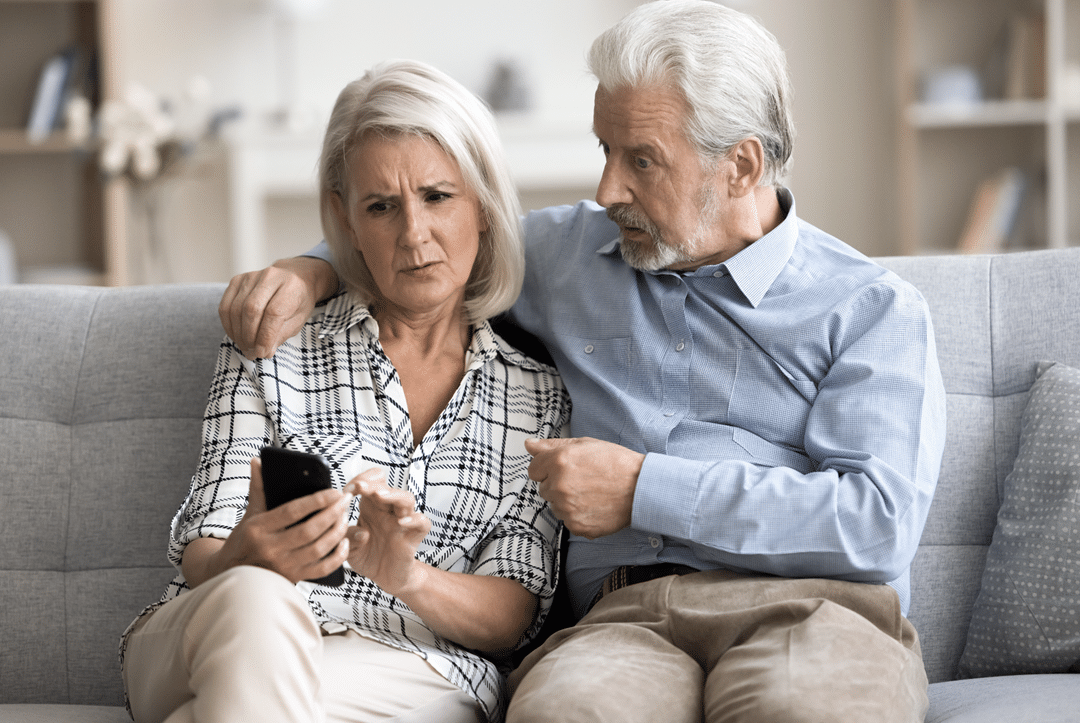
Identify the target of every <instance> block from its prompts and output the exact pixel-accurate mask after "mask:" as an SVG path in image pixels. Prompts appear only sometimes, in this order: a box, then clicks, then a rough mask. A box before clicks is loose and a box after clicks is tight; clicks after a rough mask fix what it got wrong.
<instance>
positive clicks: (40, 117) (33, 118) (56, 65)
mask: <svg viewBox="0 0 1080 723" xmlns="http://www.w3.org/2000/svg"><path fill="white" fill-rule="evenodd" d="M74 64H75V50H74V49H70V48H69V49H67V50H64V51H61V52H60V53H57V54H56V55H54V56H53V57H52V58H50V59H49V60H48V62H46V63H45V67H43V68H42V69H41V75H40V76H39V77H38V86H37V92H36V93H35V94H34V105H33V107H32V108H31V110H30V119H29V121H28V122H27V124H26V132H27V135H28V136H29V138H30V142H31V143H41V142H42V141H44V140H45V139H46V138H48V137H49V134H50V133H52V131H53V129H55V128H56V126H57V122H58V121H59V119H60V117H61V110H62V109H63V107H64V98H65V97H66V95H67V86H68V79H69V77H70V76H71V69H72V66H74Z"/></svg>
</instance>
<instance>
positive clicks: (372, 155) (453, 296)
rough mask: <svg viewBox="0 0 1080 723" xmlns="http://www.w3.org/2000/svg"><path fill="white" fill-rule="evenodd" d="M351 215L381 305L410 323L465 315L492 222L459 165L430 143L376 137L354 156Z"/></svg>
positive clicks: (349, 176)
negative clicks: (478, 259)
mask: <svg viewBox="0 0 1080 723" xmlns="http://www.w3.org/2000/svg"><path fill="white" fill-rule="evenodd" d="M345 189H346V193H345V199H344V204H345V205H344V208H343V213H344V214H345V216H346V220H347V225H348V228H349V229H350V230H351V232H352V242H353V246H355V247H356V249H357V250H358V251H359V252H360V253H361V254H362V255H363V257H364V261H365V262H366V263H367V267H368V269H369V270H370V271H371V275H372V277H373V278H374V280H375V285H376V286H377V287H378V291H379V295H380V297H381V299H380V300H379V303H377V304H376V307H377V310H378V311H380V312H381V311H387V312H389V313H393V314H401V315H406V316H410V317H416V316H426V315H431V314H438V313H441V312H457V311H459V310H460V309H461V308H462V307H463V304H464V302H465V284H466V283H467V282H468V280H469V275H470V273H471V272H472V268H473V262H474V261H475V260H476V254H477V251H478V249H479V245H480V234H481V233H483V232H484V231H486V230H487V222H486V220H485V218H484V214H483V213H482V212H481V210H480V201H479V199H478V198H477V197H476V195H475V194H474V193H472V191H470V190H469V189H468V187H467V186H466V185H465V180H464V179H463V178H462V176H461V171H460V170H459V169H458V165H457V163H456V162H455V161H454V160H453V159H452V158H450V156H448V155H447V154H446V152H445V151H443V149H442V148H441V147H440V146H439V144H438V143H436V142H435V141H433V140H431V139H430V138H426V137H423V136H416V135H393V136H385V135H380V134H377V133H372V134H369V135H367V136H366V137H364V138H363V139H361V141H360V143H359V144H358V145H357V146H356V147H355V148H354V149H353V150H352V152H351V153H349V155H348V157H347V169H346V183H345Z"/></svg>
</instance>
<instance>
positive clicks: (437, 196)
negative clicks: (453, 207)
mask: <svg viewBox="0 0 1080 723" xmlns="http://www.w3.org/2000/svg"><path fill="white" fill-rule="evenodd" d="M427 198H428V201H430V202H432V203H439V202H440V201H445V200H446V199H448V198H450V194H449V193H443V192H442V191H437V192H435V193H429V194H428V197H427Z"/></svg>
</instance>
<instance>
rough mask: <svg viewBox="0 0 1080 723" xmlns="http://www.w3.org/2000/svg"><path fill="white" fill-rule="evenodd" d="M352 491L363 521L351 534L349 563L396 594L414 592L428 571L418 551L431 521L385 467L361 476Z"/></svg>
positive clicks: (355, 480) (357, 570)
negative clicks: (391, 479) (392, 483)
mask: <svg viewBox="0 0 1080 723" xmlns="http://www.w3.org/2000/svg"><path fill="white" fill-rule="evenodd" d="M346 489H347V490H349V491H352V492H354V493H355V494H356V496H357V497H359V498H360V505H359V506H360V515H359V519H358V521H357V524H356V526H354V527H350V528H349V533H348V538H349V539H350V544H349V549H350V551H349V566H350V567H351V568H352V569H353V570H354V571H356V572H358V573H359V574H361V575H363V576H364V577H366V578H368V579H369V580H371V581H372V582H374V583H375V584H376V585H378V586H379V587H380V588H382V589H383V590H385V591H386V592H388V593H390V594H391V595H394V596H395V597H401V596H402V595H408V592H409V590H414V589H416V588H418V587H419V585H420V578H422V577H423V575H424V574H425V572H426V567H427V566H426V565H424V564H423V563H421V562H419V561H418V560H417V559H416V550H417V548H418V547H419V546H420V543H421V542H422V541H423V539H424V537H426V536H427V533H428V531H429V530H430V529H431V521H430V520H429V519H428V518H427V517H425V516H424V515H423V514H422V513H420V512H417V510H416V499H415V498H414V497H413V496H412V494H410V493H409V492H408V491H407V490H401V489H394V488H392V487H390V486H389V485H387V484H386V473H385V472H383V471H382V470H380V469H370V470H368V471H366V472H364V473H363V474H361V475H359V476H358V477H355V478H354V479H353V480H352V481H351V482H350V483H349V485H348V486H347V487H346Z"/></svg>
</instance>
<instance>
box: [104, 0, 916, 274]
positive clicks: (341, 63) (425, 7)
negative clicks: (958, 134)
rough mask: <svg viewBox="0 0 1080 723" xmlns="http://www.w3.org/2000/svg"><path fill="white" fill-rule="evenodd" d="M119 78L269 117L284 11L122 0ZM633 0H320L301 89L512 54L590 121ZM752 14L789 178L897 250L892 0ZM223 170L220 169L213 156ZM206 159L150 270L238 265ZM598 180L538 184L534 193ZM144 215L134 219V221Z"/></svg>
mask: <svg viewBox="0 0 1080 723" xmlns="http://www.w3.org/2000/svg"><path fill="white" fill-rule="evenodd" d="M116 2H117V3H118V5H119V9H120V13H119V15H120V17H121V21H120V24H121V27H120V28H118V31H119V32H118V39H119V43H120V54H121V58H122V60H121V67H120V71H121V77H122V78H123V79H124V80H125V82H138V83H141V84H143V85H145V86H147V87H149V88H150V89H151V90H153V91H155V92H157V93H159V94H161V95H163V96H171V97H175V96H178V95H179V94H180V92H181V90H182V89H183V87H184V85H185V83H186V81H187V79H188V78H189V77H191V76H192V75H195V74H199V75H203V76H205V77H206V78H207V79H209V80H210V82H211V84H212V88H213V91H212V100H213V102H214V103H215V105H229V104H239V105H241V106H242V107H243V108H244V110H245V112H246V113H247V115H248V117H249V118H260V117H262V116H264V115H265V114H266V113H267V112H268V111H269V110H270V109H272V108H273V107H275V106H276V105H277V104H278V102H279V100H280V94H279V86H278V82H277V80H278V78H277V76H276V71H277V67H276V66H275V62H274V61H275V57H277V53H278V48H279V46H278V45H276V35H275V19H274V16H273V15H272V14H271V13H270V11H269V10H268V6H267V0H186V1H185V2H179V0H116ZM637 4H638V0H543V1H541V0H528V1H526V0H456V2H453V3H446V2H432V1H431V0H396V1H395V2H373V1H371V0H326V4H325V8H324V10H323V12H322V13H321V14H320V15H319V16H316V17H312V18H308V19H305V20H301V21H299V23H298V25H297V35H296V38H297V45H296V48H297V55H296V57H297V64H296V73H297V78H298V79H299V83H298V91H297V96H298V99H299V101H300V104H301V105H302V106H304V107H305V108H309V109H312V110H313V111H314V112H315V113H316V114H318V115H324V114H325V113H327V112H328V110H329V108H330V106H331V105H332V103H333V101H334V98H335V97H336V94H337V92H338V91H339V90H340V88H341V87H342V86H343V85H344V84H345V83H346V82H347V81H349V80H351V79H353V78H355V77H356V76H357V75H359V74H360V73H361V72H362V71H363V69H364V68H366V67H367V66H369V65H371V64H373V63H374V62H377V61H379V60H382V59H385V58H390V57H413V58H418V59H421V60H425V61H428V62H431V63H432V64H434V65H437V66H439V67H441V68H442V69H444V70H446V71H447V72H448V73H450V74H451V75H453V76H454V77H456V78H457V79H459V80H460V81H462V82H463V83H464V84H465V85H466V86H468V87H470V88H471V89H473V90H475V91H477V92H481V93H482V92H483V91H484V90H485V88H486V86H487V82H488V80H489V77H490V71H491V66H492V63H493V62H494V61H495V60H497V59H500V58H505V57H509V58H513V59H515V60H517V61H518V62H519V63H520V64H521V66H522V67H523V68H524V70H525V71H526V73H527V75H528V77H529V78H530V80H531V81H532V90H533V99H534V110H533V113H532V115H533V116H534V119H535V120H536V122H537V124H538V125H541V126H543V125H551V126H556V127H560V128H568V127H569V128H574V129H577V128H580V131H581V132H582V133H587V132H588V129H589V124H590V123H591V105H592V91H593V86H592V83H591V81H590V80H589V78H588V76H587V73H586V71H585V68H584V60H583V57H584V53H585V50H586V49H587V48H588V45H589V44H590V43H591V41H592V39H593V38H594V37H595V36H596V35H597V34H598V33H600V32H601V31H602V30H603V29H605V28H606V27H608V26H609V25H611V24H612V23H614V22H615V21H617V20H618V19H619V18H620V17H622V15H624V14H625V13H626V12H628V11H629V10H630V9H632V8H633V7H634V6H636V5H637ZM729 4H732V5H735V6H737V7H739V8H740V9H743V10H746V11H747V12H750V13H752V14H755V15H757V16H758V17H759V18H761V20H762V21H763V23H764V24H765V25H766V27H768V28H769V29H770V30H772V31H773V32H774V33H775V34H776V36H777V38H778V39H779V41H780V43H781V45H782V46H784V48H785V49H786V50H787V52H788V59H789V62H790V65H791V68H792V75H793V80H794V84H795V113H796V123H797V126H798V131H799V138H798V141H797V145H796V162H795V171H794V178H793V181H792V184H791V185H792V188H793V190H794V192H795V194H796V198H797V199H798V204H799V213H800V215H801V216H802V217H804V218H806V219H807V220H809V221H811V222H812V223H814V224H816V225H818V226H820V227H822V228H824V229H825V230H827V231H830V232H832V233H834V234H836V235H838V236H840V237H841V238H843V239H845V240H847V241H848V242H849V243H852V244H853V245H854V246H856V247H858V248H860V249H861V250H863V251H865V252H866V253H869V254H873V255H878V254H888V253H895V252H896V233H895V228H894V227H895V203H894V201H893V198H894V195H895V194H894V175H895V172H894V165H895V164H894V147H895V146H894V138H895V120H894V117H893V94H892V61H891V57H892V39H891V35H890V33H889V18H890V16H891V9H890V5H889V4H888V3H886V2H884V0H740V1H738V2H736V1H735V0H732V1H731V2H730V3H729ZM215 169H217V170H215ZM222 169H223V166H222V165H221V164H220V163H218V162H210V161H208V162H206V163H204V164H201V165H200V166H199V168H198V169H197V170H196V171H195V172H193V173H192V174H190V175H191V177H190V178H185V179H182V180H180V181H178V182H174V183H173V184H172V186H171V190H170V191H168V196H167V198H166V200H165V201H164V202H163V204H162V209H163V210H162V213H161V215H162V233H163V234H164V241H165V242H166V243H168V244H170V249H169V254H168V258H169V264H168V266H169V268H168V269H159V270H158V271H157V272H154V271H153V270H151V272H150V273H149V277H148V279H147V280H187V279H196V280H224V279H227V278H228V276H229V252H228V243H229V232H228V215H227V214H228V206H227V198H226V194H225V193H224V192H223V189H224V188H225V185H224V182H223V181H222V180H221V179H220V178H219V177H217V176H216V175H215V173H217V174H220V173H221V172H223V170H222ZM586 193H591V191H590V190H589V189H586V188H573V189H565V190H563V191H558V190H555V191H551V192H546V193H541V194H531V195H530V196H529V197H528V198H526V205H527V206H529V205H533V204H534V203H546V202H551V201H560V200H564V199H566V198H574V197H578V196H581V195H583V194H586ZM267 216H268V219H269V220H270V221H271V222H272V223H273V224H274V225H273V227H272V228H270V229H269V230H268V235H269V236H270V246H271V250H272V252H273V253H274V254H275V255H284V254H289V253H295V252H296V251H299V250H303V249H304V248H307V247H308V245H309V243H310V242H311V241H313V240H314V239H315V237H316V236H317V235H318V222H317V215H316V213H315V211H314V204H313V202H312V201H311V200H310V199H308V200H306V201H305V200H304V199H283V200H282V202H281V203H280V204H278V205H275V206H274V207H273V208H270V209H268V214H267ZM137 228H138V227H136V230H137Z"/></svg>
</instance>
